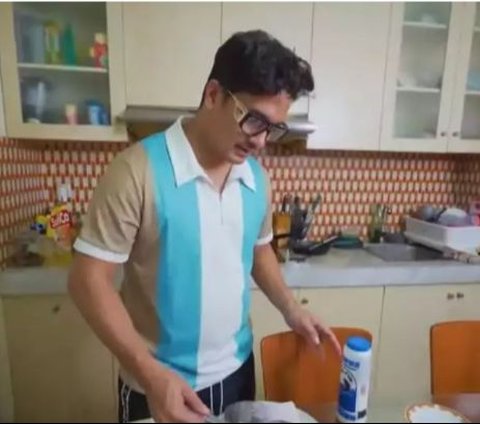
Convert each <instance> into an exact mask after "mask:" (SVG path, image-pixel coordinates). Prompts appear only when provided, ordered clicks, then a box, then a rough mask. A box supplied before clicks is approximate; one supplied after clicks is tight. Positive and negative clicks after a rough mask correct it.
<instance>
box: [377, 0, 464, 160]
mask: <svg viewBox="0 0 480 424" xmlns="http://www.w3.org/2000/svg"><path fill="white" fill-rule="evenodd" d="M464 8H465V5H464V4H463V3H455V4H453V3H447V2H445V3H427V2H418V3H415V2H406V3H395V4H394V5H393V6H392V19H391V31H390V37H389V39H390V45H389V53H388V61H387V70H386V86H385V97H384V116H383V125H382V134H381V149H382V150H387V151H412V152H446V151H447V143H448V138H449V137H450V132H449V128H450V117H451V112H452V100H453V96H454V90H455V73H456V71H457V66H458V53H459V49H460V43H461V42H462V39H461V34H462V25H463V21H464Z"/></svg>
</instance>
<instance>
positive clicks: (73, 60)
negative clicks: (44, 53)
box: [62, 24, 77, 65]
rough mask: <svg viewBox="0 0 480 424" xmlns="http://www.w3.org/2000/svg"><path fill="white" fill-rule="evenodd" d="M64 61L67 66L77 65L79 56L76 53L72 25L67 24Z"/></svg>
mask: <svg viewBox="0 0 480 424" xmlns="http://www.w3.org/2000/svg"><path fill="white" fill-rule="evenodd" d="M62 50H63V61H64V63H65V64H66V65H76V64H77V54H76V52H75V37H74V35H73V29H72V25H71V24H67V26H66V27H65V30H64V31H63V37H62Z"/></svg>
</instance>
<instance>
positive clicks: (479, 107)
mask: <svg viewBox="0 0 480 424" xmlns="http://www.w3.org/2000/svg"><path fill="white" fill-rule="evenodd" d="M470 28H471V27H470ZM469 37H470V38H471V40H472V45H471V49H470V52H469V61H468V62H469V63H468V71H467V81H466V85H465V96H464V106H463V119H462V128H461V133H460V135H461V138H462V139H466V140H480V5H479V4H476V5H475V23H474V26H473V32H471V33H470V34H469ZM454 135H457V133H456V134H454Z"/></svg>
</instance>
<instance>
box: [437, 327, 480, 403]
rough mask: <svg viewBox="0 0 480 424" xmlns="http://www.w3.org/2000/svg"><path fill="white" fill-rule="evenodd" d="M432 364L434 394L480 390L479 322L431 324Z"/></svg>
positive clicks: (475, 391) (477, 391)
mask: <svg viewBox="0 0 480 424" xmlns="http://www.w3.org/2000/svg"><path fill="white" fill-rule="evenodd" d="M430 366H431V388H432V394H433V395H448V394H455V393H480V321H455V322H444V323H439V324H436V325H434V326H432V328H431V330H430Z"/></svg>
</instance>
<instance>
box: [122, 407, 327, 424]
mask: <svg viewBox="0 0 480 424" xmlns="http://www.w3.org/2000/svg"><path fill="white" fill-rule="evenodd" d="M297 412H298V416H299V417H300V422H301V423H305V424H314V423H318V421H317V420H315V419H314V418H313V417H311V416H310V415H308V414H307V413H306V412H304V411H302V410H301V409H298V408H297ZM130 422H131V423H139V424H140V423H148V424H151V423H154V422H155V421H153V419H152V418H148V419H146V420H138V421H130Z"/></svg>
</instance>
